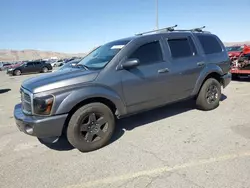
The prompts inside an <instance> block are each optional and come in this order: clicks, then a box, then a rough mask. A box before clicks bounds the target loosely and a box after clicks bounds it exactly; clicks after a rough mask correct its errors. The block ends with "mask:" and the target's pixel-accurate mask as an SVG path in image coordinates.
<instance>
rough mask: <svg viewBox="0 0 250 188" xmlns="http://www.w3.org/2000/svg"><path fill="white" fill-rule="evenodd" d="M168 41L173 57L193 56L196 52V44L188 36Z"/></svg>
mask: <svg viewBox="0 0 250 188" xmlns="http://www.w3.org/2000/svg"><path fill="white" fill-rule="evenodd" d="M167 42H168V46H169V48H170V52H171V56H172V57H173V58H184V57H191V56H194V55H195V54H196V49H195V45H194V43H193V41H192V40H189V39H188V38H178V39H168V40H167ZM191 42H192V43H191Z"/></svg>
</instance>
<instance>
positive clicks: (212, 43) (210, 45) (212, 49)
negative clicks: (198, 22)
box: [197, 35, 222, 54]
mask: <svg viewBox="0 0 250 188" xmlns="http://www.w3.org/2000/svg"><path fill="white" fill-rule="evenodd" d="M197 37H198V39H199V41H200V43H201V45H202V47H203V50H204V52H205V54H214V53H219V52H221V51H222V48H221V45H220V44H219V42H218V40H217V39H216V38H215V37H213V36H209V35H198V36H197Z"/></svg>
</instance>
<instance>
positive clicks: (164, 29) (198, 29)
mask: <svg viewBox="0 0 250 188" xmlns="http://www.w3.org/2000/svg"><path fill="white" fill-rule="evenodd" d="M175 27H177V25H174V26H171V27H166V28H162V29H157V30H152V31H147V32H143V33H138V34H136V36H138V35H144V34H148V33H153V32H157V31H166V32H173V31H190V32H200V33H205V32H206V33H210V32H208V31H203V29H204V28H205V27H206V26H203V27H198V28H193V29H174V28H175Z"/></svg>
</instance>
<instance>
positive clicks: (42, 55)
mask: <svg viewBox="0 0 250 188" xmlns="http://www.w3.org/2000/svg"><path fill="white" fill-rule="evenodd" d="M85 55H86V53H63V52H54V51H42V50H34V49H25V50H12V49H0V62H1V61H3V62H5V61H6V62H11V61H25V60H34V59H48V58H51V57H57V58H59V59H60V58H67V57H76V56H77V57H83V56H85Z"/></svg>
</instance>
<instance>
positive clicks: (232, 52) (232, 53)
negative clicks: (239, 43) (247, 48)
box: [228, 51, 241, 56]
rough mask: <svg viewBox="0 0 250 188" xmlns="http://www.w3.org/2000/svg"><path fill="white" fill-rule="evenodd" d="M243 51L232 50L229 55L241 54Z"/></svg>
mask: <svg viewBox="0 0 250 188" xmlns="http://www.w3.org/2000/svg"><path fill="white" fill-rule="evenodd" d="M240 53H241V52H239V51H231V52H228V55H229V56H239V55H240Z"/></svg>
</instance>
